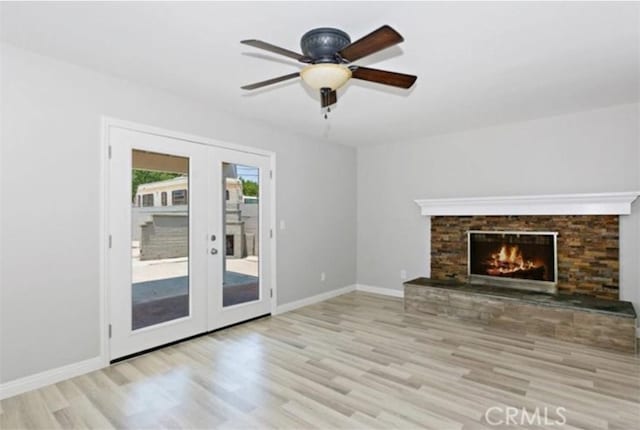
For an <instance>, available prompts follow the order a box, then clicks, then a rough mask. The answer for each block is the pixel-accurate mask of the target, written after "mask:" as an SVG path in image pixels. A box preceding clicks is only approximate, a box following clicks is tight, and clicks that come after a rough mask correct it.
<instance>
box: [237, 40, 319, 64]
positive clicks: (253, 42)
mask: <svg viewBox="0 0 640 430" xmlns="http://www.w3.org/2000/svg"><path fill="white" fill-rule="evenodd" d="M240 43H243V44H245V45H249V46H253V47H254V48H260V49H264V50H265V51H269V52H273V53H275V54H280V55H284V56H285V57H289V58H293V59H294V60H298V61H300V62H302V63H309V62H310V61H311V59H310V58H308V57H305V56H304V55H302V54H298V53H297V52H293V51H289V50H288V49H284V48H280V47H279V46H276V45H272V44H270V43H267V42H263V41H262V40H256V39H249V40H241V41H240Z"/></svg>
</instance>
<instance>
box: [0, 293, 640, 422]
mask: <svg viewBox="0 0 640 430" xmlns="http://www.w3.org/2000/svg"><path fill="white" fill-rule="evenodd" d="M506 406H512V407H516V408H522V407H524V408H526V409H527V411H528V412H529V413H530V414H531V415H533V414H534V413H535V410H536V408H538V410H539V412H540V416H541V417H542V416H543V413H544V408H545V406H546V407H547V412H548V419H549V420H556V419H560V418H561V415H562V414H563V415H565V416H566V417H567V423H566V424H565V425H564V426H554V427H549V428H558V429H570V428H581V429H624V430H630V429H637V428H638V427H639V426H640V360H639V359H638V357H636V356H629V355H623V354H618V353H608V352H604V351H599V350H596V349H591V348H587V347H581V346H575V345H572V344H567V343H562V342H559V341H553V340H546V339H540V338H537V339H536V338H531V337H521V336H517V335H511V334H505V333H501V332H497V331H491V330H486V329H482V328H479V327H476V326H473V325H470V324H467V323H462V322H457V321H451V320H446V319H440V318H435V317H429V316H414V315H408V314H405V313H404V312H403V310H402V301H401V300H400V299H393V298H387V297H382V296H376V295H371V294H365V293H350V294H346V295H343V296H340V297H337V298H334V299H332V300H329V301H326V302H323V303H320V304H317V305H314V306H309V307H306V308H302V309H299V310H297V311H294V312H289V313H286V314H283V315H280V316H277V317H273V318H265V319H262V320H259V321H254V322H252V323H248V324H245V325H242V326H237V327H234V328H231V329H228V330H224V331H221V332H218V333H215V334H212V335H209V336H205V337H201V338H197V339H195V340H192V341H188V342H184V343H182V344H179V345H175V346H172V347H168V348H165V349H162V350H158V351H155V352H152V353H150V354H147V355H144V356H140V357H137V358H134V359H131V360H129V361H126V362H122V363H118V364H116V365H113V366H111V367H109V368H107V369H104V370H101V371H97V372H93V373H90V374H88V375H84V376H80V377H77V378H74V379H71V380H68V381H64V382H61V383H58V384H55V385H52V386H49V387H46V388H43V389H40V390H37V391H32V392H29V393H26V394H23V395H20V396H16V397H13V398H10V399H6V400H3V401H2V402H1V409H2V410H1V412H0V428H2V429H10V428H86V427H90V428H113V427H116V428H223V429H224V428H226V429H240V428H292V429H293V428H296V429H307V428H309V429H312V428H342V429H353V428H432V429H438V430H445V429H461V428H464V429H467V428H470V429H477V428H497V427H492V426H490V425H489V423H488V422H487V421H486V419H485V411H486V410H487V409H488V408H491V407H500V408H505V407H506ZM556 407H564V408H566V412H564V413H563V412H562V411H560V412H559V413H557V412H556ZM520 416H521V415H519V416H518V417H516V419H518V420H520ZM534 416H535V415H534ZM489 418H490V420H492V421H497V420H499V419H501V418H502V419H504V416H503V415H501V414H500V412H499V410H498V409H493V410H492V413H491V414H490V415H489ZM518 422H519V421H518ZM525 422H526V421H525ZM523 427H525V428H543V427H544V426H536V425H532V426H528V427H527V426H526V425H525V426H523ZM502 428H504V427H502ZM510 428H513V427H510Z"/></svg>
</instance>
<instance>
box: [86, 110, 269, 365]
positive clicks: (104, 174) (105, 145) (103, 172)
mask: <svg viewBox="0 0 640 430" xmlns="http://www.w3.org/2000/svg"><path fill="white" fill-rule="evenodd" d="M101 122H102V138H101V154H102V156H101V160H100V161H101V162H100V176H101V179H102V184H103V188H102V189H101V190H100V193H101V199H100V201H101V205H102V207H101V208H100V233H99V234H100V237H99V240H100V265H99V266H100V267H99V272H100V285H99V288H100V302H101V303H100V328H101V330H100V357H101V360H102V363H103V365H104V366H105V367H106V366H108V365H109V363H110V356H111V354H110V343H109V325H110V321H109V320H110V317H111V312H110V311H111V304H110V303H109V297H110V294H109V293H110V291H109V285H110V283H109V281H110V280H109V270H108V268H109V267H110V266H109V264H110V260H109V257H110V239H109V237H110V226H111V224H110V219H109V209H110V204H111V202H110V200H109V196H110V194H109V192H110V189H109V186H110V179H111V176H110V175H111V172H110V163H109V159H110V154H111V148H110V130H111V129H112V128H122V129H126V130H131V131H136V132H140V133H146V134H151V135H157V136H163V137H168V138H172V139H177V140H184V141H187V142H191V143H197V144H201V145H206V146H209V147H217V148H223V149H230V150H234V151H240V152H246V153H249V154H255V155H261V156H263V157H267V158H268V159H269V164H270V170H271V181H270V187H269V188H270V190H269V191H270V197H271V205H270V223H271V225H270V226H269V228H270V230H271V235H272V237H271V240H270V241H269V247H270V249H269V251H270V254H271V259H270V260H271V261H270V277H271V279H270V284H271V289H272V292H273V293H272V297H271V300H270V303H271V313H272V314H273V313H274V312H275V310H276V303H277V274H276V267H277V265H276V258H277V255H276V240H277V234H276V228H275V223H276V154H275V152H273V151H267V150H263V149H258V148H253V147H249V146H244V145H237V144H234V143H228V142H224V141H220V140H215V139H209V138H205V137H201V136H195V135H191V134H187V133H181V132H177V131H172V130H167V129H163V128H158V127H154V126H149V125H145V124H140V123H135V122H130V121H125V120H120V119H116V118H112V117H107V116H102V118H101Z"/></svg>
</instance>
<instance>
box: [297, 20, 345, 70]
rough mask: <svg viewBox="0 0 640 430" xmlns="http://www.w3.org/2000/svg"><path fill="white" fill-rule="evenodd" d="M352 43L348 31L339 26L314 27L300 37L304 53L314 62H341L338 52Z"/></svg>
mask: <svg viewBox="0 0 640 430" xmlns="http://www.w3.org/2000/svg"><path fill="white" fill-rule="evenodd" d="M350 43H351V38H350V37H349V35H348V34H347V33H345V32H344V31H342V30H338V29H337V28H327V27H322V28H314V29H313V30H309V31H307V32H306V33H305V34H304V35H303V36H302V39H300V47H301V48H302V53H303V54H304V55H305V56H307V57H309V58H311V59H312V60H313V63H314V64H316V63H340V62H341V61H340V59H339V57H337V56H336V53H337V52H338V51H340V50H342V48H344V47H346V46H347V45H349V44H350Z"/></svg>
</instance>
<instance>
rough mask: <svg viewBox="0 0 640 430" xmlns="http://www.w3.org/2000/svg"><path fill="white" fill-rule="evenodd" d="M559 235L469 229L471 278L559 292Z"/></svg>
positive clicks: (480, 281)
mask: <svg viewBox="0 0 640 430" xmlns="http://www.w3.org/2000/svg"><path fill="white" fill-rule="evenodd" d="M556 238H557V233H556V232H530V231H526V232H525V231H469V232H468V239H467V240H468V242H467V243H468V247H469V249H468V258H469V260H468V270H469V280H470V281H471V282H474V283H491V284H493V285H499V286H505V287H511V288H518V289H526V290H536V291H542V292H550V293H555V292H556V287H557V282H558V279H557V253H556V242H557V241H556Z"/></svg>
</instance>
